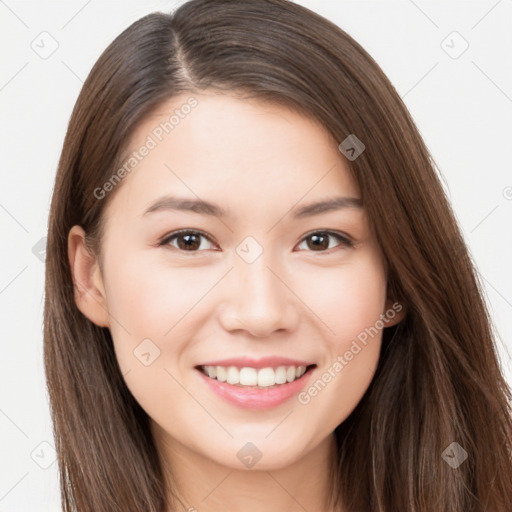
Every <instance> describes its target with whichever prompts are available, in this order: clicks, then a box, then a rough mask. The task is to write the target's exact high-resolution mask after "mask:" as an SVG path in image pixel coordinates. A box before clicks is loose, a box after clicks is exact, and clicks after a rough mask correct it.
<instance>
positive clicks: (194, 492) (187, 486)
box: [153, 424, 341, 512]
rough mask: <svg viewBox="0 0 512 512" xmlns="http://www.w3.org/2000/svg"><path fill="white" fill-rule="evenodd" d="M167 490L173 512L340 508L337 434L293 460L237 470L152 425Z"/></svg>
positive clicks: (333, 511) (315, 511) (312, 511)
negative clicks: (336, 500) (334, 501)
mask: <svg viewBox="0 0 512 512" xmlns="http://www.w3.org/2000/svg"><path fill="white" fill-rule="evenodd" d="M153 433H154V439H155V443H156V446H157V449H158V451H159V453H160V454H161V457H162V461H163V467H164V472H165V475H166V479H167V483H168V489H169V492H170V493H171V492H172V493H173V494H174V497H173V496H170V497H169V500H168V501H169V503H170V508H169V509H168V510H169V512H170V511H171V510H172V511H173V512H177V511H180V512H218V511H219V510H227V511H230V510H244V512H256V511H257V512H259V511H261V510H265V511H267V512H282V511H283V510H286V511H289V512H304V510H307V511H308V512H326V511H329V512H341V511H340V510H339V509H334V507H333V504H332V501H331V495H332V489H333V485H335V482H334V475H333V469H334V468H335V467H336V464H337V459H336V453H337V452H336V439H335V437H334V434H330V435H329V436H328V437H327V438H326V439H324V440H323V441H322V442H321V443H320V444H319V445H318V446H316V447H315V448H313V449H312V450H310V451H309V452H308V453H307V454H305V455H304V456H302V457H300V458H299V459H297V460H296V461H295V462H294V463H293V464H291V465H288V466H286V467H281V468H278V469H272V470H258V469H239V468H232V467H227V466H223V465H222V464H219V463H217V462H216V461H214V460H212V459H209V458H207V457H205V456H204V455H202V454H199V453H197V452H196V451H194V450H192V449H190V448H189V447H186V446H184V445H182V444H181V443H179V442H178V441H176V440H175V439H170V438H169V436H166V435H165V433H164V432H162V431H161V429H159V427H158V426H155V425H154V424H153Z"/></svg>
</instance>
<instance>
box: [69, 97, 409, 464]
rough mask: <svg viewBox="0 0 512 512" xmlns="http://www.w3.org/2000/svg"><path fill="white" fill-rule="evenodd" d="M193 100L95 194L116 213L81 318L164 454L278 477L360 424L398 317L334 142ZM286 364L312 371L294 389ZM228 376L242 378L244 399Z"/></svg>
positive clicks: (142, 131) (167, 111)
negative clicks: (386, 336)
mask: <svg viewBox="0 0 512 512" xmlns="http://www.w3.org/2000/svg"><path fill="white" fill-rule="evenodd" d="M190 96H191V95H188V94H187V95H183V96H179V97H175V98H173V99H172V101H169V102H167V103H166V104H165V105H163V106H161V107H160V108H159V109H158V110H157V111H156V113H154V114H153V115H151V117H149V118H147V119H146V120H145V122H144V123H143V124H141V125H140V126H139V127H138V129H137V131H136V133H135V134H134V136H133V138H132V140H131V146H130V147H131V151H136V152H137V154H138V157H137V163H136V165H135V166H134V167H133V168H131V169H130V171H129V172H126V173H122V172H121V173H120V175H121V177H122V176H123V174H124V177H122V181H121V183H120V184H118V185H117V187H118V190H112V189H115V188H116V187H115V186H114V185H112V183H117V182H115V181H112V182H111V186H109V185H106V186H105V187H103V188H102V191H101V192H100V191H98V197H100V199H98V200H105V196H106V195H107V194H108V193H112V194H114V193H115V196H114V197H112V201H111V203H110V204H109V205H108V208H107V210H106V227H105V235H104V238H103V240H102V251H103V259H102V269H101V272H100V271H99V268H98V267H97V266H94V267H92V268H91V271H92V272H93V273H94V279H93V282H94V283H95V285H97V289H98V295H97V296H96V298H95V299H94V300H93V295H94V294H91V293H89V294H84V298H83V299H81V302H79V307H80V308H81V310H82V311H83V312H84V313H85V314H86V315H87V316H88V317H89V318H91V319H93V321H95V322H96V323H98V324H100V325H105V326H108V327H109V328H110V331H111V334H112V337H113V341H114V347H115V353H116V356H117V359H118V361H119V365H120V368H121V371H122V373H123V375H124V378H125V381H126V384H127V386H128V388H129V389H130V391H131V393H132V394H133V396H134V397H135V398H136V400H137V401H138V402H139V403H140V405H141V406H142V408H143V409H144V410H145V411H146V412H147V414H148V415H149V416H150V418H151V420H152V425H153V428H154V431H155V433H156V434H157V436H158V438H159V439H160V440H161V441H162V442H163V443H165V444H166V445H167V446H169V447H172V446H180V447H184V448H185V449H189V450H192V451H193V452H194V453H195V454H196V455H199V456H202V457H205V458H208V459H210V460H212V461H215V462H217V463H219V464H222V465H223V466H227V467H231V468H243V467H244V465H245V467H250V464H253V463H252V462H250V460H257V459H258V457H261V459H260V460H257V462H256V467H257V468H258V469H267V470H268V469H273V468H278V467H284V466H285V465H287V464H291V463H293V462H294V461H297V460H298V459H299V458H300V457H303V456H304V455H305V454H306V453H308V452H310V451H311V450H313V449H314V448H315V447H317V446H319V444H320V443H321V442H322V441H325V440H326V439H327V438H328V437H329V436H330V434H332V432H333V431H334V429H335V428H336V426H337V425H339V424H340V423H341V422H343V421H344V420H345V419H346V418H347V416H348V415H349V414H350V413H351V411H352V410H353V409H354V408H355V406H356V405H357V403H358V402H359V401H360V399H361V398H362V396H363V394H364V393H365V391H366V389H367V388H368V386H369V384H370V382H371V380H372V376H373V373H374V371H375V369H376V366H377V362H378V359H379V351H380V346H381V335H382V327H383V326H384V325H386V326H389V325H392V324H394V323H396V322H397V321H398V319H399V316H400V315H398V310H396V311H395V309H393V308H392V302H391V301H386V272H385V268H384V264H383V259H382V254H381V252H380V250H379V247H378V245H377V243H376V241H375V238H374V235H373V234H372V232H371V230H370V226H369V223H368V219H367V217H366V214H365V210H364V209H363V208H362V207H361V206H360V205H359V204H358V199H359V198H360V192H359V190H358V188H357V186H356V184H355V182H354V181H353V180H352V178H351V176H350V174H349V171H348V168H347V165H346V163H345V161H344V157H343V156H342V154H341V152H340V151H339V149H338V143H339V142H341V141H338V142H336V141H334V140H333V139H331V138H330V137H329V135H328V134H327V133H326V132H325V131H324V130H323V129H322V128H321V127H320V125H318V124H316V123H315V122H312V121H311V120H309V119H308V118H305V117H303V116H302V115H300V114H298V113H296V112H293V111H290V110H288V109H286V108H285V107H282V106H275V105H272V106H271V105H270V104H263V103H258V102H249V101H247V100H240V99H236V98H235V97H234V96H227V95H215V94H213V93H212V94H209V93H204V94H201V95H194V98H195V99H196V100H197V103H190V105H192V104H193V105H195V106H193V107H192V108H186V107H185V108H183V107H182V106H183V105H185V104H187V99H188V98H189V97H190ZM176 110H178V111H179V115H177V117H175V118H174V121H173V122H174V125H173V126H172V128H169V127H170V126H171V125H170V124H167V125H165V123H166V122H167V121H169V118H170V116H171V115H172V114H173V113H174V112H175V111H176ZM177 120H178V121H177ZM161 123H162V124H161ZM164 127H165V128H166V129H167V132H168V133H166V129H164ZM356 135H357V134H356ZM143 146H145V147H146V148H147V151H145V150H141V148H142V147H143ZM142 154H145V156H143V155H142ZM139 158H140V159H139ZM133 163H135V161H132V162H131V164H133ZM128 168H130V167H129V166H127V167H126V169H128ZM118 176H119V174H118ZM102 195H103V197H102ZM335 198H346V199H343V200H340V201H339V202H338V206H337V207H332V205H331V207H329V208H327V207H321V206H318V207H316V208H312V207H311V205H313V204H315V203H320V202H324V201H330V200H333V199H335ZM200 201H204V202H207V203H210V204H211V205H215V206H205V205H204V204H202V203H200ZM180 204H181V207H180V206H179V205H180ZM308 206H309V208H306V207H308ZM221 211H222V213H223V214H222V215H221ZM178 230H183V231H184V232H183V233H182V234H180V235H176V236H173V235H172V234H173V233H174V232H176V231H178ZM191 232H193V233H191ZM70 240H71V237H70ZM72 246H73V244H72V243H71V242H70V247H72ZM98 297H99V299H98ZM107 311H108V313H107ZM386 311H387V312H388V316H387V317H385V316H384V315H385V314H386ZM390 312H391V313H392V315H391V317H390V316H389V313H390ZM389 318H393V319H392V320H390V319H389ZM383 319H385V321H383ZM242 358H246V361H228V359H230V360H231V359H235V360H236V359H242ZM263 358H274V360H270V361H261V360H262V359H263ZM251 360H253V361H251ZM293 361H294V362H295V366H299V367H300V366H306V367H308V371H307V372H306V373H305V374H303V375H302V377H300V378H299V379H297V380H295V381H293V382H288V380H291V379H292V378H293V377H296V375H297V373H298V374H300V373H301V369H300V368H299V369H292V370H290V369H289V368H290V366H293V365H292V364H291V363H292V362H293ZM207 363H212V364H211V366H221V367H222V368H221V369H220V370H219V371H218V373H217V375H218V376H219V379H221V380H224V379H227V382H221V381H220V380H218V379H216V378H215V379H214V378H211V377H209V376H206V375H205V374H204V373H202V371H201V370H200V369H198V368H199V367H201V366H203V365H206V364H207ZM215 363H217V364H215ZM259 363H261V364H259ZM310 365H314V367H312V368H309V366H310ZM230 366H235V367H238V368H248V369H247V370H242V372H240V374H241V375H242V374H243V382H242V384H238V385H235V384H233V382H236V377H237V375H238V372H237V371H234V370H233V369H231V370H227V368H228V367H230ZM260 366H261V367H272V368H274V369H275V370H277V371H272V370H268V369H266V370H264V371H258V370H260V368H259V367H260ZM253 367H256V368H253ZM278 367H284V369H283V368H280V369H277V368H278ZM213 375H214V373H213V372H212V376H213ZM246 378H247V379H248V380H245V379H246ZM258 378H259V379H260V380H259V381H258ZM232 379H235V380H232ZM252 379H256V381H254V380H252ZM266 379H269V380H266ZM275 379H277V380H278V382H282V380H283V379H286V382H287V383H286V384H283V383H279V384H274V385H273V386H270V387H269V384H270V383H275ZM228 382H232V383H231V384H228ZM244 382H246V383H247V384H246V385H243V383H244ZM255 382H260V383H261V384H262V386H261V387H259V388H258V389H254V388H251V387H250V386H249V385H250V384H254V383H255ZM251 457H252V458H251Z"/></svg>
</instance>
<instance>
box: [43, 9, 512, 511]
mask: <svg viewBox="0 0 512 512" xmlns="http://www.w3.org/2000/svg"><path fill="white" fill-rule="evenodd" d="M46 261H47V263H46V264H47V274H46V275H47V279H46V302H45V347H44V348H45V367H46V373H47V381H48V389H49V395H50V403H51V409H52V417H53V421H54V432H55V439H56V448H57V452H58V455H59V467H60V472H61V493H62V502H63V510H65V511H74V510H76V511H85V510H95V511H102V512H103V511H105V512H107V511H109V512H110V511H119V510H122V511H125V512H126V511H134V512H135V511H141V510H147V511H155V512H156V511H159V512H163V511H171V510H172V511H175V510H199V511H210V510H235V509H236V510H238V509H241V508H243V509H244V510H246V511H251V510H262V509H265V510H270V511H272V510H283V509H284V510H309V511H338V512H339V511H342V512H352V511H365V512H366V511H379V512H388V511H398V510H400V511H402V510H404V511H405V510H407V511H415V512H427V511H428V512H431V511H432V510H436V511H450V512H459V511H460V512H463V511H464V512H469V511H484V510H485V511H496V512H498V511H505V510H507V507H508V506H509V504H510V503H511V502H512V460H511V451H512V450H511V449H512V446H511V445H512V422H511V411H510V390H509V388H508V387H507V384H506V382H505V380H504V378H503V375H502V373H501V371H500V367H499V365H498V361H497V355H496V347H495V340H494V338H493V334H492V330H491V321H490V318H489V316H488V313H487V310H486V307H485V304H484V301H483V299H482V292H481V287H480V284H479V282H478V281H477V279H476V277H475V276H476V273H475V269H474V267H473V265H472V263H471V260H470V258H469V256H468V252H467V249H466V247H465V245H464V242H463V239H462V237H461V234H460V230H459V228H458V226H457V223H456V221H455V218H454V215H453V213H452V210H451V208H450V206H449V204H448V201H447V198H446V196H445V194H444V191H443V188H442V186H441V184H440V180H439V177H438V175H437V173H436V171H435V165H434V162H433V160H432V158H431V156H430V155H429V153H428V151H427V149H426V147H425V145H424V143H423V141H422V139H421V137H420V135H419V133H418V130H417V129H416V127H415V125H414V123H413V121H412V119H411V117H410V115H409V114H408V112H407V110H406V108H405V106H404V104H403V103H402V101H401V99H400V97H399V95H398V94H397V93H396V91H395V90H394V88H393V86H392V85H391V84H390V82H389V80H388V79H387V78H386V76H385V75H384V74H383V72H382V71H381V70H380V68H379V66H378V65H377V64H376V63H375V62H374V61H373V60H372V58H371V57H370V56H369V55H368V54H367V53H366V52H365V51H364V50H363V49H362V48H361V47H360V46H359V45H358V44H357V43H356V42H355V41H354V40H353V39H352V38H351V37H349V36H348V35H347V34H346V33H345V32H343V31H342V30H341V29H340V28H339V27H337V26H335V25H334V24H332V23H330V22H329V21H327V20H326V19H324V18H322V17H320V16H318V15H316V14H315V13H313V12H311V11H309V10H308V9H305V8H303V7H300V6H298V5H295V4H293V3H291V2H288V1H285V0H258V1H249V0H240V1H237V2H232V1H227V0H220V1H215V2H214V1H211V0H192V1H189V2H187V3H185V4H183V5H182V6H181V7H179V8H178V9H177V10H176V11H175V12H174V13H173V14H162V13H155V14H151V15H148V16H145V17H144V18H142V19H140V20H138V21H137V22H135V23H134V24H133V25H132V26H130V27H129V28H128V29H127V30H125V31H124V32H123V33H122V34H121V35H120V36H119V37H118V38H117V39H116V40H115V41H114V42H113V43H112V44H111V45H110V46H109V47H108V48H107V49H106V50H105V52H104V53H103V54H102V55H101V57H100V58H99V59H98V62H97V63H96V64H95V66H94V67H93V69H92V71H91V73H90V75H89V77H88V78H87V80H86V82H85V83H84V87H83V89H82V91H81V93H80V96H79V98H78V100H77V103H76V105H75V108H74V111H73V114H72V117H71V120H70V123H69V127H68V132H67V135H66V139H65V142H64V147H63V151H62V155H61V159H60V163H59V169H58V174H57V178H56V184H55V189H54V194H53V198H52V207H51V213H50V219H49V235H48V248H47V260H46Z"/></svg>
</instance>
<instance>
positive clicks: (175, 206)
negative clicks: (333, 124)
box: [143, 196, 363, 219]
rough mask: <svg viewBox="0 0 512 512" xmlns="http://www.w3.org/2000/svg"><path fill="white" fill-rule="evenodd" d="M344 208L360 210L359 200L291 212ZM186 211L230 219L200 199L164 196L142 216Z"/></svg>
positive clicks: (298, 216) (299, 215)
mask: <svg viewBox="0 0 512 512" xmlns="http://www.w3.org/2000/svg"><path fill="white" fill-rule="evenodd" d="M345 208H355V209H362V208H363V204H362V201H361V199H359V198H357V197H333V198H331V199H326V200H322V201H317V202H315V203H310V204H306V205H304V206H301V207H300V208H295V209H294V210H292V212H293V218H294V219H302V218H304V217H312V216H314V215H320V214H322V213H327V212H331V211H335V210H343V209H345ZM166 210H171V211H188V212H194V213H198V214H200V215H210V216H213V217H219V218H226V217H230V216H231V215H230V213H229V211H228V210H226V209H225V208H223V207H222V206H220V205H218V204H214V203H211V202H209V201H204V200H202V199H185V198H179V197H173V196H164V197H161V198H160V199H158V200H157V201H155V202H154V203H153V204H152V205H151V206H150V207H149V208H148V209H147V210H146V211H145V212H144V214H143V216H145V215H148V214H150V213H153V212H158V211H166Z"/></svg>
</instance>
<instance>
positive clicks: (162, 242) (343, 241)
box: [158, 229, 354, 254]
mask: <svg viewBox="0 0 512 512" xmlns="http://www.w3.org/2000/svg"><path fill="white" fill-rule="evenodd" d="M180 235H199V236H202V237H204V238H206V239H207V240H208V241H209V242H211V243H213V244H214V243H215V242H214V241H213V240H212V239H211V238H210V237H209V236H208V235H206V233H203V232H202V231H196V230H193V229H181V230H178V231H173V232H172V233H169V234H167V235H165V236H164V237H163V238H162V239H161V240H160V241H159V243H158V246H159V247H160V246H164V245H168V244H169V242H170V241H171V240H173V239H175V238H177V237H178V236H180ZM313 235H328V236H333V237H334V238H337V239H338V240H339V241H340V242H341V243H340V245H338V246H336V247H339V246H343V247H345V248H351V247H353V246H354V242H353V241H352V240H350V238H348V237H347V236H344V235H342V234H341V233H339V232H337V231H330V230H316V231H310V232H309V233H307V234H306V235H305V236H304V237H303V238H302V239H301V241H300V242H299V245H300V244H301V243H302V242H304V241H306V240H307V239H308V238H310V237H311V236H313ZM336 247H331V248H330V249H327V250H325V251H309V252H318V253H324V254H325V253H327V254H330V253H331V251H332V250H333V249H336ZM173 249H176V250H178V251H180V252H185V253H187V252H189V253H198V252H202V251H200V250H195V251H184V250H182V249H179V248H177V247H173Z"/></svg>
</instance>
